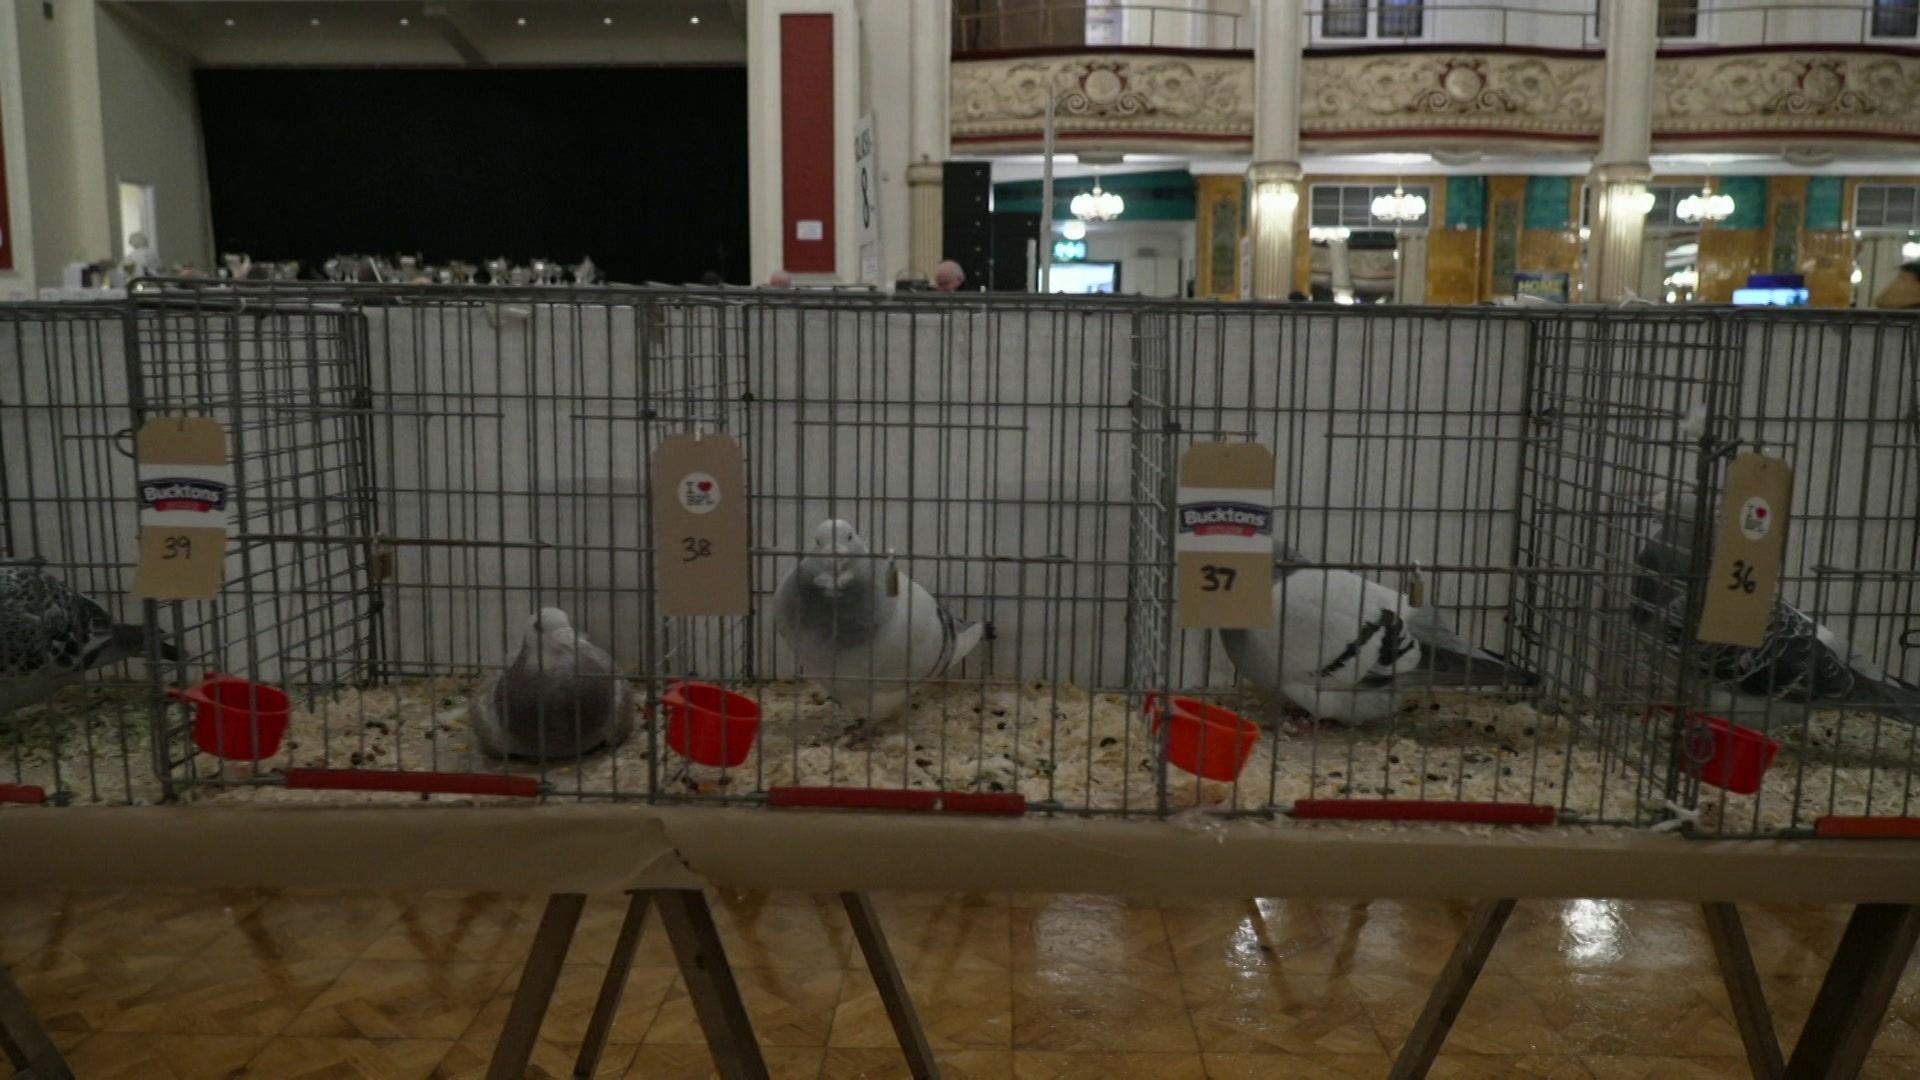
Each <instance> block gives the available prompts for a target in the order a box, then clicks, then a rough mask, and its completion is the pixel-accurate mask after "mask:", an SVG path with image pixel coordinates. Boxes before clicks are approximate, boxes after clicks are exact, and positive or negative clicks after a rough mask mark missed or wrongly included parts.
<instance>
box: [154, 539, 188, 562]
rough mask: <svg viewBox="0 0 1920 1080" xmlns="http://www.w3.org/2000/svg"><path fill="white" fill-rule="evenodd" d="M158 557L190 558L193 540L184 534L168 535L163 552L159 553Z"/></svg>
mask: <svg viewBox="0 0 1920 1080" xmlns="http://www.w3.org/2000/svg"><path fill="white" fill-rule="evenodd" d="M160 557H161V558H163V559H191V558H193V540H192V538H190V537H185V536H169V537H167V539H166V548H165V551H164V553H163V554H161V556H160Z"/></svg>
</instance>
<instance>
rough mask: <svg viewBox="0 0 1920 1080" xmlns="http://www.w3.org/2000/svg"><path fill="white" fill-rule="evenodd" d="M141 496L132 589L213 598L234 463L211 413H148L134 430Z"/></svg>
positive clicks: (223, 554) (158, 596) (163, 596)
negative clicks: (163, 415)
mask: <svg viewBox="0 0 1920 1080" xmlns="http://www.w3.org/2000/svg"><path fill="white" fill-rule="evenodd" d="M134 458H135V462H136V472H135V476H136V478H137V485H136V486H137V488H138V490H137V491H136V493H135V494H136V495H137V496H138V497H139V500H140V565H139V567H138V568H137V569H136V570H135V571H134V576H133V594H134V595H135V596H138V597H140V598H141V599H144V600H211V599H213V598H214V597H215V596H217V595H219V592H220V585H221V583H222V580H223V574H224V571H225V569H226V564H227V505H228V500H229V496H230V494H231V492H232V490H233V469H232V467H231V466H229V465H228V464H227V433H226V431H225V430H224V429H222V428H221V426H220V425H219V424H218V423H217V422H215V421H212V420H207V419H203V418H199V417H187V416H176V417H167V418H164V419H160V420H149V421H148V422H147V423H146V424H145V425H144V426H143V427H141V429H140V432H139V434H137V435H135V436H134Z"/></svg>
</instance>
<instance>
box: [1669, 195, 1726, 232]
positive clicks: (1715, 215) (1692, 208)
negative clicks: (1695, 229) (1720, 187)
mask: <svg viewBox="0 0 1920 1080" xmlns="http://www.w3.org/2000/svg"><path fill="white" fill-rule="evenodd" d="M1673 216H1675V217H1677V218H1679V219H1680V220H1681V221H1684V222H1686V223H1688V224H1689V225H1692V224H1697V223H1699V222H1703V221H1705V222H1716V221H1725V220H1727V219H1728V218H1729V217H1732V216H1733V196H1731V195H1715V194H1713V193H1712V192H1710V191H1708V190H1707V189H1706V188H1704V187H1703V188H1701V189H1700V193H1699V194H1697V195H1689V196H1687V197H1686V198H1684V199H1681V200H1680V204H1679V205H1678V206H1675V207H1674V208H1673Z"/></svg>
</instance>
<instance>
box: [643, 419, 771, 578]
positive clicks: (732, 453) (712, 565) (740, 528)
mask: <svg viewBox="0 0 1920 1080" xmlns="http://www.w3.org/2000/svg"><path fill="white" fill-rule="evenodd" d="M653 540H654V583H655V586H656V588H657V589H658V590H659V597H660V614H662V615H745V614H748V613H749V612H750V611H751V610H752V607H753V597H752V591H751V585H752V576H751V567H750V563H749V561H748V558H747V465H746V455H745V454H744V453H743V452H742V451H741V449H740V442H739V440H737V439H735V438H734V437H733V436H731V435H670V436H668V437H667V438H666V439H664V440H662V441H661V443H660V445H659V446H658V447H656V448H654V451H653Z"/></svg>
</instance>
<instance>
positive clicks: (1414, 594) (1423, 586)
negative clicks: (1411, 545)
mask: <svg viewBox="0 0 1920 1080" xmlns="http://www.w3.org/2000/svg"><path fill="white" fill-rule="evenodd" d="M1426 602H1427V579H1426V578H1425V577H1424V576H1422V575H1421V573H1420V562H1419V560H1417V559H1416V560H1414V563H1413V577H1412V578H1411V579H1409V580H1408V581H1407V606H1408V607H1410V608H1417V607H1424V606H1425V605H1426Z"/></svg>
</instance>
